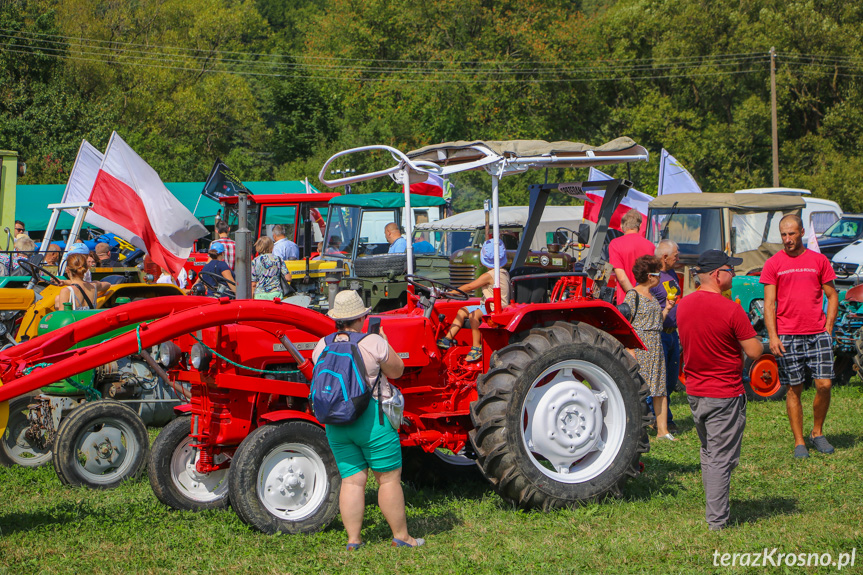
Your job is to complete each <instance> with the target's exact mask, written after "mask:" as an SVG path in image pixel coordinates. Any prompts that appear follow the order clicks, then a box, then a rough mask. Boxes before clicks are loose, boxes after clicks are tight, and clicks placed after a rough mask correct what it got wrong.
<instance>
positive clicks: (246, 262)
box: [234, 191, 252, 299]
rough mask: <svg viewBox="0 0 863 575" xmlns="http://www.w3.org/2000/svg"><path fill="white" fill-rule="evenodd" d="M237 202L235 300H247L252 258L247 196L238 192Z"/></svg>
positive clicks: (249, 288)
mask: <svg viewBox="0 0 863 575" xmlns="http://www.w3.org/2000/svg"><path fill="white" fill-rule="evenodd" d="M238 195H239V201H238V207H239V209H238V214H237V215H238V220H239V221H238V222H237V225H238V228H237V231H236V233H235V234H234V236H235V237H236V238H237V240H236V242H237V253H236V257H235V259H234V262H235V263H234V272H235V275H234V279H235V280H236V281H237V299H249V298H251V292H252V273H251V267H252V258H251V249H250V245H249V239H250V238H249V236H251V235H252V231H251V230H250V229H249V222H248V219H249V194H247V193H245V192H242V191H241V192H240V193H239V194H238Z"/></svg>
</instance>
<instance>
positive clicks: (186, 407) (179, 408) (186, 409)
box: [174, 403, 192, 415]
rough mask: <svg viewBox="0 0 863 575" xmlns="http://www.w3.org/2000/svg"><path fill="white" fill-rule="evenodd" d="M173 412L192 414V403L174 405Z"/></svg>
mask: <svg viewBox="0 0 863 575" xmlns="http://www.w3.org/2000/svg"><path fill="white" fill-rule="evenodd" d="M174 413H176V414H177V415H191V414H192V404H191V403H184V404H183V405H175V406H174Z"/></svg>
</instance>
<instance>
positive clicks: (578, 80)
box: [7, 49, 764, 84]
mask: <svg viewBox="0 0 863 575" xmlns="http://www.w3.org/2000/svg"><path fill="white" fill-rule="evenodd" d="M7 51H8V52H14V53H19V54H27V55H31V56H32V55H38V56H47V57H50V58H57V59H70V60H78V61H85V62H97V63H103V64H117V65H124V66H141V67H148V68H161V69H168V70H177V71H188V72H197V73H209V74H213V73H215V74H230V75H235V76H263V77H274V78H287V77H291V78H304V79H316V80H340V81H360V82H403V83H424V84H429V83H431V84H522V83H531V84H543V83H581V82H608V81H634V80H659V79H674V78H697V77H708V76H724V75H735V74H754V73H759V72H763V71H764V70H763V69H760V68H756V69H747V70H723V71H717V72H701V73H697V72H696V73H688V74H664V75H652V76H617V77H592V78H546V79H530V78H521V79H513V80H506V79H476V78H465V79H457V78H451V77H445V78H437V77H435V78H429V77H424V78H422V79H412V78H401V77H398V76H387V77H376V78H374V77H373V78H367V77H362V76H359V75H342V76H326V75H319V74H279V73H262V72H246V71H241V70H215V69H212V70H208V69H202V68H191V67H188V66H170V65H162V64H152V63H146V62H138V61H127V62H123V61H113V60H105V59H102V58H87V57H82V56H77V55H75V54H53V53H47V52H42V51H35V50H28V49H24V50H19V49H7ZM55 51H56V50H55Z"/></svg>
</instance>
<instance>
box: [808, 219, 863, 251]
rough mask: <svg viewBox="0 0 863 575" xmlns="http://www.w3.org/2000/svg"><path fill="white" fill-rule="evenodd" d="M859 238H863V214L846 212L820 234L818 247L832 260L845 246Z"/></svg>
mask: <svg viewBox="0 0 863 575" xmlns="http://www.w3.org/2000/svg"><path fill="white" fill-rule="evenodd" d="M859 239H863V214H844V215H843V216H842V218H840V219H839V220H838V221H836V222H833V225H832V226H830V227H829V228H827V230H826V231H825V232H824V233H823V234H821V235H820V236H818V247H819V249H820V250H821V253H822V254H824V255H825V256H827V257H828V258H830V259H831V260H832V259H833V257H834V256H835V255H836V254H838V253H839V251H840V250H842V249H843V248H844V247H845V246H848V245H851V244H852V243H853V242H855V241H856V240H859Z"/></svg>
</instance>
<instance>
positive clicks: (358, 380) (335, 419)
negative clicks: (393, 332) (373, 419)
mask: <svg viewBox="0 0 863 575" xmlns="http://www.w3.org/2000/svg"><path fill="white" fill-rule="evenodd" d="M338 335H346V336H348V340H347V341H335V338H336V336H338ZM367 335H369V334H367V333H357V332H346V331H342V332H337V333H334V334H331V335H328V336H327V337H325V338H324V345H325V347H324V351H323V352H321V355H320V356H319V357H318V361H317V363H316V364H315V369H314V372H313V375H312V386H311V387H312V391H311V393H310V394H309V401H310V402H311V404H312V411H314V413H315V417H316V418H317V419H318V421H320V422H321V423H350V422H352V421H355V420H356V419H357V418H358V417H359V416H360V415H361V414H362V413H363V412H364V411H365V410H366V408H367V407H368V406H369V401H370V400H371V398H372V390H371V388H370V387H369V385H368V381H369V380H368V376H367V373H366V364H365V363H364V362H363V358H362V356H361V355H360V348H359V346H358V344H359V343H360V341H362V339H363V338H364V337H366V336H367ZM378 377H379V378H380V374H378Z"/></svg>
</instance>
